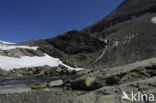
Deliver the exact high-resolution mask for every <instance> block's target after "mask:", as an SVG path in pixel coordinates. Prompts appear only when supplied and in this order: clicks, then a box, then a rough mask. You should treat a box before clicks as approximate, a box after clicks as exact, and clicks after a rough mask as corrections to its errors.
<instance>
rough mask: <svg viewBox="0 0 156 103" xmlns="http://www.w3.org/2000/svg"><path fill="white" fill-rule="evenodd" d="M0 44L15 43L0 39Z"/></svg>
mask: <svg viewBox="0 0 156 103" xmlns="http://www.w3.org/2000/svg"><path fill="white" fill-rule="evenodd" d="M0 44H15V43H10V42H6V41H2V40H0Z"/></svg>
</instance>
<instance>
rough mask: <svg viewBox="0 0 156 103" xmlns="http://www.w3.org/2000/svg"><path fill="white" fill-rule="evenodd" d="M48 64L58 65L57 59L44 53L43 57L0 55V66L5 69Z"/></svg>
mask: <svg viewBox="0 0 156 103" xmlns="http://www.w3.org/2000/svg"><path fill="white" fill-rule="evenodd" d="M45 65H49V66H51V67H56V66H58V65H59V59H57V58H52V57H50V56H48V55H46V54H45V56H43V57H37V56H34V57H29V56H24V57H21V58H13V57H7V56H0V68H2V69H5V70H12V69H14V68H16V69H18V68H25V67H38V66H45Z"/></svg>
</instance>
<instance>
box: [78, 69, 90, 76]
mask: <svg viewBox="0 0 156 103" xmlns="http://www.w3.org/2000/svg"><path fill="white" fill-rule="evenodd" d="M89 73H91V71H90V70H89V69H85V70H82V71H77V72H76V75H77V76H82V75H86V74H89Z"/></svg>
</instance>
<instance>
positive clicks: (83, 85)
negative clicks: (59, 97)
mask: <svg viewBox="0 0 156 103" xmlns="http://www.w3.org/2000/svg"><path fill="white" fill-rule="evenodd" d="M102 86H103V85H102V84H101V83H99V82H98V80H97V79H96V78H95V77H90V76H88V77H86V76H84V77H80V78H77V79H76V80H73V81H71V88H72V89H73V90H85V91H91V90H95V89H98V88H100V87H102Z"/></svg>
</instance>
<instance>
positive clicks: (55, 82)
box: [48, 80, 63, 87]
mask: <svg viewBox="0 0 156 103" xmlns="http://www.w3.org/2000/svg"><path fill="white" fill-rule="evenodd" d="M62 85H63V81H62V80H56V81H51V82H49V83H48V86H49V87H58V86H62Z"/></svg>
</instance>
